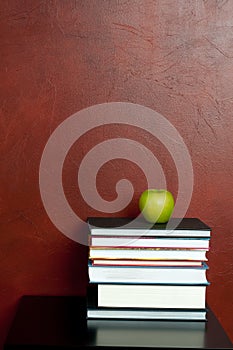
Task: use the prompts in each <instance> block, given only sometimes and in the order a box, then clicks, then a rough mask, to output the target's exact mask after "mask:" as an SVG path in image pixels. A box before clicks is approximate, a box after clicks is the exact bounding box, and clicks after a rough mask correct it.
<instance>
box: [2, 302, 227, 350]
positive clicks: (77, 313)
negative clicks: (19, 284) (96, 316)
mask: <svg viewBox="0 0 233 350" xmlns="http://www.w3.org/2000/svg"><path fill="white" fill-rule="evenodd" d="M80 347H81V348H85V347H86V348H97V347H98V349H100V348H105V349H106V348H112V349H117V348H120V349H129V348H130V347H131V348H137V349H143V348H150V349H158V348H196V349H211V348H220V349H224V348H232V349H233V345H232V343H231V342H230V340H229V338H228V337H227V335H226V333H225V332H224V330H223V328H222V326H221V325H220V323H219V322H218V320H217V318H216V317H215V315H214V314H213V312H212V311H211V309H209V311H208V320H207V322H202V321H185V322H184V321H143V320H140V321H127V320H115V321H114V320H86V301H85V297H78V296H24V297H22V298H21V300H20V302H19V305H18V309H17V312H16V315H15V319H14V321H13V323H12V326H11V329H10V331H9V334H8V337H7V339H6V342H5V345H4V350H12V349H35V350H36V349H52V348H53V349H76V348H80Z"/></svg>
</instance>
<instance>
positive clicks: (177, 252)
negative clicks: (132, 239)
mask: <svg viewBox="0 0 233 350" xmlns="http://www.w3.org/2000/svg"><path fill="white" fill-rule="evenodd" d="M206 252H207V250H206V249H199V250H197V249H196V250H194V249H186V250H184V249H182V250H181V249H152V248H146V249H140V248H129V249H126V248H112V249H111V248H94V247H90V249H89V258H90V259H148V260H162V259H165V260H199V261H207V256H206Z"/></svg>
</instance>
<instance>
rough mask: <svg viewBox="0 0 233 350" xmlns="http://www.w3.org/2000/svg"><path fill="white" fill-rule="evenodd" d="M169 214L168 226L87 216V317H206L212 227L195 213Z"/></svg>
mask: <svg viewBox="0 0 233 350" xmlns="http://www.w3.org/2000/svg"><path fill="white" fill-rule="evenodd" d="M173 220H178V225H177V226H176V225H175V222H174V227H175V228H174V229H173V230H171V229H167V227H166V225H163V224H155V225H154V226H152V227H151V228H149V229H147V228H146V224H145V222H144V220H143V219H142V220H141V221H139V220H138V221H132V219H130V218H101V217H91V218H89V219H88V221H87V222H88V224H89V228H90V232H89V262H88V275H89V285H88V291H87V318H107V319H137V320H138V319H143V320H147V319H152V320H206V317H207V309H206V287H207V286H208V284H209V282H208V280H207V276H206V271H207V269H208V265H207V252H208V249H209V243H210V236H211V229H210V227H209V226H208V225H206V224H205V223H204V222H202V221H201V220H199V219H197V218H183V219H182V220H181V219H173ZM131 222H132V224H131V225H130V223H131Z"/></svg>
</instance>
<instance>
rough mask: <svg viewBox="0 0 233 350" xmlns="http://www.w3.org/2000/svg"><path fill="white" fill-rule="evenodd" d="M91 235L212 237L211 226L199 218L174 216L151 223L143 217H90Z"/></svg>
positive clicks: (88, 222)
mask: <svg viewBox="0 0 233 350" xmlns="http://www.w3.org/2000/svg"><path fill="white" fill-rule="evenodd" d="M87 224H88V225H89V231H90V233H91V235H93V236H94V235H104V236H122V235H124V236H161V237H163V236H166V237H210V235H211V228H210V227H209V226H208V225H206V224H205V223H204V222H203V221H201V220H200V219H198V218H183V219H181V218H172V219H170V220H169V223H168V224H158V223H156V224H154V225H152V224H150V223H148V222H146V221H145V220H144V219H142V218H137V219H133V218H128V217H121V218H120V217H117V218H116V217H89V218H88V219H87Z"/></svg>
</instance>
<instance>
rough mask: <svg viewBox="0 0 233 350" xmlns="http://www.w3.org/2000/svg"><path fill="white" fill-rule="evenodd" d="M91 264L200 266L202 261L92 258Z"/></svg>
mask: <svg viewBox="0 0 233 350" xmlns="http://www.w3.org/2000/svg"><path fill="white" fill-rule="evenodd" d="M91 262H92V265H93V266H175V267H176V266H193V267H197V266H199V267H200V266H202V261H194V260H190V261H189V260H140V259H138V260H129V259H128V260H127V259H125V260H123V259H113V260H111V259H92V260H91Z"/></svg>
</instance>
